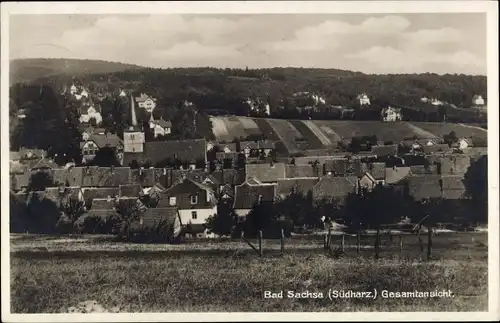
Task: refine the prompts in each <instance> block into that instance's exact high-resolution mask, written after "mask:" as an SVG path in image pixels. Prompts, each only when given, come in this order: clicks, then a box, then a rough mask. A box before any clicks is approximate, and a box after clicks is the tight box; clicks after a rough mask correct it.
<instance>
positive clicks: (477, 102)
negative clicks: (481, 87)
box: [472, 95, 484, 106]
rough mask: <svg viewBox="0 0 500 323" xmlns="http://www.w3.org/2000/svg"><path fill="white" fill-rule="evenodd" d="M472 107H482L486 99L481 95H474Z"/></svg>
mask: <svg viewBox="0 0 500 323" xmlns="http://www.w3.org/2000/svg"><path fill="white" fill-rule="evenodd" d="M472 105H473V106H482V105H484V99H483V97H482V96H481V95H474V96H473V97H472Z"/></svg>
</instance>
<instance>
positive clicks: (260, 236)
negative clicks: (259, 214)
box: [259, 230, 262, 256]
mask: <svg viewBox="0 0 500 323" xmlns="http://www.w3.org/2000/svg"><path fill="white" fill-rule="evenodd" d="M259 255H260V256H262V230H259Z"/></svg>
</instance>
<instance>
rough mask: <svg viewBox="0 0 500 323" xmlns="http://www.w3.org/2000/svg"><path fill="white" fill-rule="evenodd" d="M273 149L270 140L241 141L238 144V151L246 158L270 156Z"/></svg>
mask: <svg viewBox="0 0 500 323" xmlns="http://www.w3.org/2000/svg"><path fill="white" fill-rule="evenodd" d="M274 149H275V144H274V142H273V141H271V140H259V141H242V142H240V151H241V152H243V153H244V154H245V157H246V158H249V157H260V156H261V155H264V157H269V156H271V153H272V151H273V150H274Z"/></svg>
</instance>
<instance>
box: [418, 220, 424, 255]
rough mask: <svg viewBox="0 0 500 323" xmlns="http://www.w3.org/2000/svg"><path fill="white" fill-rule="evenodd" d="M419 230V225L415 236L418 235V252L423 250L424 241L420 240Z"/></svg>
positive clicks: (420, 228)
mask: <svg viewBox="0 0 500 323" xmlns="http://www.w3.org/2000/svg"><path fill="white" fill-rule="evenodd" d="M421 230H422V226H419V228H418V232H417V236H418V245H419V246H420V253H422V252H424V243H423V242H422V237H421V236H420V231H421Z"/></svg>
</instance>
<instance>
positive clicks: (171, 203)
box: [170, 197, 177, 206]
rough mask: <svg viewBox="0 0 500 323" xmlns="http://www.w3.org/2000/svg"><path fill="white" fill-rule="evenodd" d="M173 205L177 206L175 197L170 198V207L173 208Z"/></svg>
mask: <svg viewBox="0 0 500 323" xmlns="http://www.w3.org/2000/svg"><path fill="white" fill-rule="evenodd" d="M175 204H177V199H176V198H175V197H171V198H170V205H172V206H173V205H175Z"/></svg>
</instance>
